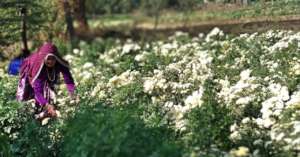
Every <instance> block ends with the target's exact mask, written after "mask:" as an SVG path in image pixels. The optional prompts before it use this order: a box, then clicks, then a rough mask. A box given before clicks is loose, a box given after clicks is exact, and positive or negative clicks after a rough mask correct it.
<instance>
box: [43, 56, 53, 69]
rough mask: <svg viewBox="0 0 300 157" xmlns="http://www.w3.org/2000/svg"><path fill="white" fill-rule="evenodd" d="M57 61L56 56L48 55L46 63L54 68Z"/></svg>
mask: <svg viewBox="0 0 300 157" xmlns="http://www.w3.org/2000/svg"><path fill="white" fill-rule="evenodd" d="M55 63H56V59H55V57H54V56H48V57H47V59H46V61H45V64H46V66H47V67H48V68H53V67H54V66H55Z"/></svg>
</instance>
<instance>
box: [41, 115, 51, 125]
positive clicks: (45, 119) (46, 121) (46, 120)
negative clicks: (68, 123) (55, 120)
mask: <svg viewBox="0 0 300 157" xmlns="http://www.w3.org/2000/svg"><path fill="white" fill-rule="evenodd" d="M49 120H50V118H49V117H47V118H44V119H43V120H42V125H43V126H44V125H47V124H48V123H49Z"/></svg>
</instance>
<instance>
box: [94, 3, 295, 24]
mask: <svg viewBox="0 0 300 157" xmlns="http://www.w3.org/2000/svg"><path fill="white" fill-rule="evenodd" d="M299 14H300V2H299V1H297V0H292V1H289V2H284V1H275V2H268V3H266V4H261V3H254V4H250V5H248V6H238V5H228V4H227V5H215V4H214V5H207V6H206V7H203V8H202V9H199V10H194V11H191V12H189V13H185V12H179V11H177V10H163V11H162V12H161V15H160V19H159V24H160V25H174V24H182V23H184V22H187V24H190V23H199V22H204V23H205V22H213V21H224V20H225V21H226V20H247V19H249V18H251V19H253V18H255V19H256V18H257V19H259V18H261V17H270V18H272V19H276V18H278V17H281V16H288V15H299ZM186 17H188V19H187V18H186ZM154 21H155V20H154V18H152V17H149V16H145V15H143V14H142V13H141V12H140V11H136V12H135V13H131V14H114V15H104V16H96V17H93V18H91V19H90V20H89V24H90V26H91V28H107V27H108V28H111V27H118V26H127V27H130V26H136V25H143V26H147V25H153V24H154Z"/></svg>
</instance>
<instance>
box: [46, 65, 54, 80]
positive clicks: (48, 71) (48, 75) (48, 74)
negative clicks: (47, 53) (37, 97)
mask: <svg viewBox="0 0 300 157" xmlns="http://www.w3.org/2000/svg"><path fill="white" fill-rule="evenodd" d="M46 70H47V76H48V79H49V81H51V82H53V81H54V80H55V69H53V70H52V74H51V75H52V78H51V77H50V75H49V70H48V68H46Z"/></svg>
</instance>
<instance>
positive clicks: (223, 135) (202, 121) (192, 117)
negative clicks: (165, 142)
mask: <svg viewBox="0 0 300 157" xmlns="http://www.w3.org/2000/svg"><path fill="white" fill-rule="evenodd" d="M214 86H215V85H214V83H213V82H212V81H210V80H208V81H207V82H206V85H205V87H206V88H205V89H206V90H205V92H204V96H203V97H204V98H203V101H204V103H203V104H202V105H201V107H197V108H195V109H193V110H192V111H191V112H190V113H188V115H187V118H188V121H189V123H188V126H187V132H188V133H187V136H188V137H187V138H188V141H189V143H188V145H191V146H197V147H199V148H200V149H201V150H209V149H210V148H211V147H212V146H217V148H221V149H223V150H228V149H230V148H231V147H232V142H231V141H230V140H229V138H228V137H229V135H230V130H229V129H228V128H229V127H230V125H232V124H233V117H232V115H231V113H230V110H228V109H227V108H226V107H223V106H220V104H218V103H217V101H216V99H215V94H216V92H215V91H214Z"/></svg>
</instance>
